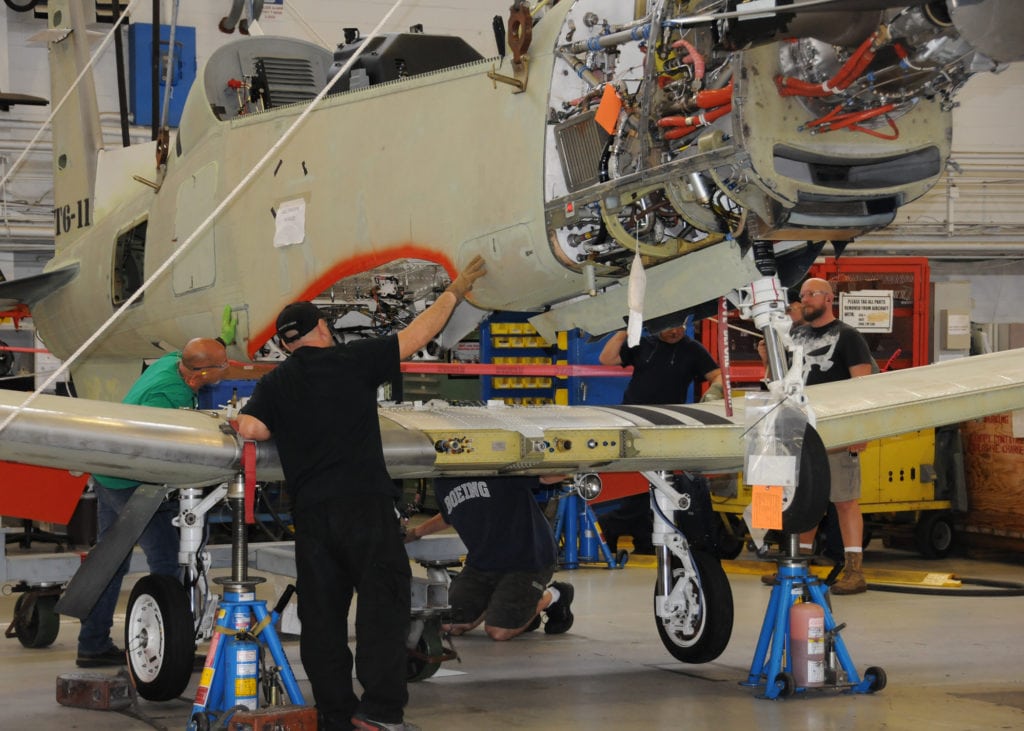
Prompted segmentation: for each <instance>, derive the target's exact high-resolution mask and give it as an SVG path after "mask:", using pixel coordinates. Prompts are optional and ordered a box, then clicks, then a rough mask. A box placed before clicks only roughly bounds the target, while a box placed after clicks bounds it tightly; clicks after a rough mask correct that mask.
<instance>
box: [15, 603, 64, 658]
mask: <svg viewBox="0 0 1024 731" xmlns="http://www.w3.org/2000/svg"><path fill="white" fill-rule="evenodd" d="M56 603H57V597H56V595H54V594H40V593H39V592H33V591H28V592H25V593H24V594H22V595H21V596H19V597H18V601H16V602H15V603H14V623H13V625H12V627H13V629H14V634H15V635H16V636H17V638H18V642H20V643H21V646H22V647H29V648H39V647H49V646H50V645H52V644H53V641H54V640H55V639H57V634H58V633H59V632H60V617H59V616H58V615H57V613H56V612H55V611H54V610H53V607H54V605H55V604H56ZM8 637H10V633H9V631H8Z"/></svg>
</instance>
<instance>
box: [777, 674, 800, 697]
mask: <svg viewBox="0 0 1024 731" xmlns="http://www.w3.org/2000/svg"><path fill="white" fill-rule="evenodd" d="M775 687H776V688H778V689H779V694H778V695H777V696H776V698H789V697H791V696H792V695H794V694H795V693H796V679H795V678H794V677H793V676H792V675H791V674H790V673H787V672H781V673H779V674H778V675H776V676H775Z"/></svg>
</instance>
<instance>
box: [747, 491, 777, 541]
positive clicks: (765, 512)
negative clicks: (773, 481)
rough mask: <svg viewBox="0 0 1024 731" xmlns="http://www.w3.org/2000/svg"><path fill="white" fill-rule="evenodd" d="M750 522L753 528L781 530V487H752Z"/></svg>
mask: <svg viewBox="0 0 1024 731" xmlns="http://www.w3.org/2000/svg"><path fill="white" fill-rule="evenodd" d="M752 487H753V490H752V492H751V499H750V506H751V510H752V513H751V516H750V522H751V524H752V526H753V527H754V528H762V529H764V530H782V487H781V486H780V485H753V486H752Z"/></svg>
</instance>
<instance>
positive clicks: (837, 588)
mask: <svg viewBox="0 0 1024 731" xmlns="http://www.w3.org/2000/svg"><path fill="white" fill-rule="evenodd" d="M863 562H864V554H863V553H851V552H850V551H847V552H846V566H844V567H843V575H842V576H840V577H839V579H838V580H837V581H836V583H834V584H832V587H831V591H832V593H833V594H860V593H862V592H865V591H867V590H868V582H867V581H865V579H864V570H863Z"/></svg>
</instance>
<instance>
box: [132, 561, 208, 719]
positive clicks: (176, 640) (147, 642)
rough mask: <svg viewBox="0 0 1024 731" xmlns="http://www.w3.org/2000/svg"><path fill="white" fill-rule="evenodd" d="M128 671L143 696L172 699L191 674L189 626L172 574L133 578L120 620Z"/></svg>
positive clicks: (183, 595)
mask: <svg viewBox="0 0 1024 731" xmlns="http://www.w3.org/2000/svg"><path fill="white" fill-rule="evenodd" d="M124 644H125V647H126V648H127V650H128V671H129V672H130V673H131V676H132V681H133V682H134V684H135V687H136V688H137V689H138V691H139V695H141V696H142V697H143V698H145V699H146V700H150V701H167V700H171V699H172V698H177V697H178V696H180V695H181V694H182V693H183V692H184V691H185V688H186V687H187V686H188V682H189V679H190V678H191V677H192V658H193V655H194V654H195V650H196V643H195V628H194V626H193V623H192V610H191V608H190V607H189V601H188V594H186V592H185V587H183V586H182V585H181V583H180V582H179V581H178V580H177V579H175V578H174V577H172V576H161V575H159V574H150V575H149V576H144V577H142V578H141V579H139V581H138V583H136V584H135V587H134V588H133V589H132V593H131V596H130V597H129V599H128V613H127V617H126V618H125V625H124Z"/></svg>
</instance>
